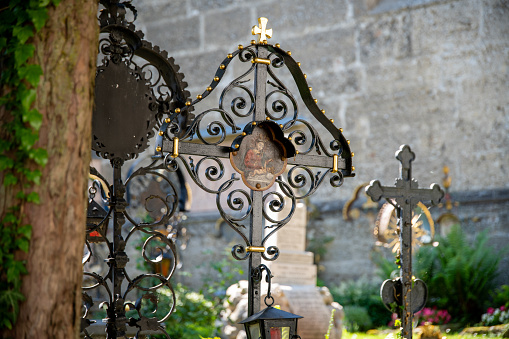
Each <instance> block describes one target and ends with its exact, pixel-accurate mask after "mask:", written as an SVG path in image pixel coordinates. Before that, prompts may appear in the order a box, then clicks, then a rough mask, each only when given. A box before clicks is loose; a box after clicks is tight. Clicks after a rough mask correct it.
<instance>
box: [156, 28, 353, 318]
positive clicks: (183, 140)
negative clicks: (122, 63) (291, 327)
mask: <svg viewBox="0 0 509 339" xmlns="http://www.w3.org/2000/svg"><path fill="white" fill-rule="evenodd" d="M258 22H259V26H254V27H253V28H252V31H251V32H252V34H253V35H259V39H258V40H259V41H258V42H256V41H255V40H252V41H251V45H250V46H247V47H244V46H242V45H239V48H238V50H237V51H235V52H233V53H231V54H228V55H227V57H226V58H225V59H224V60H223V62H222V63H221V65H220V66H219V68H218V69H217V71H216V73H215V76H214V78H213V81H212V82H211V83H210V85H209V86H208V87H207V88H206V90H205V91H204V92H203V93H202V94H200V95H198V96H197V98H196V100H194V101H191V100H188V101H186V103H185V106H183V107H181V108H178V109H176V110H174V111H172V112H170V117H169V118H167V119H165V120H164V123H163V124H162V126H161V128H160V130H159V133H158V136H157V139H156V151H157V153H158V154H159V155H160V156H161V157H162V158H164V159H165V163H166V165H167V166H168V167H169V168H171V167H174V166H182V165H183V166H185V167H186V168H187V169H188V172H189V174H190V176H191V178H192V179H193V180H194V181H195V182H196V184H197V185H198V186H199V187H200V188H202V189H204V190H205V191H207V192H209V193H212V194H215V195H216V205H217V208H218V211H219V213H220V214H221V216H222V218H223V219H224V220H225V221H226V222H227V223H228V224H229V225H230V227H232V228H233V229H234V230H235V231H236V232H237V233H238V234H239V235H240V236H241V237H242V239H243V241H244V243H243V244H238V245H235V246H234V247H233V249H232V255H233V256H234V257H235V258H236V259H237V260H247V259H249V272H248V278H249V289H248V300H249V306H248V307H249V308H248V313H249V315H252V314H254V313H256V312H258V310H259V308H260V296H261V291H260V279H259V278H260V277H259V274H256V272H257V269H258V267H259V266H260V264H261V259H262V258H263V259H265V260H269V261H271V260H276V259H277V257H278V255H279V249H278V248H277V247H276V246H268V247H267V248H266V241H267V239H268V238H269V237H270V236H272V235H273V234H274V233H275V232H277V231H278V230H279V229H281V227H283V226H284V225H285V224H287V223H288V221H289V220H290V219H291V218H292V216H293V212H294V210H295V204H296V201H297V200H298V199H302V198H305V197H308V196H310V195H311V194H313V193H314V192H315V191H316V189H317V188H318V186H319V185H320V184H321V183H322V182H323V181H324V180H323V179H324V178H325V176H328V175H329V174H330V183H331V185H332V186H334V187H339V186H340V185H341V184H342V182H343V179H344V177H348V176H353V175H354V174H353V173H352V171H353V170H354V168H353V166H352V156H353V153H351V152H350V147H349V141H348V140H346V139H345V138H344V136H343V134H342V129H341V128H337V127H335V126H334V121H333V120H332V119H328V118H327V117H326V115H325V114H324V113H325V112H324V111H323V110H320V109H319V108H318V105H317V100H316V99H314V98H313V97H312V95H311V87H309V85H308V83H307V80H306V75H305V74H304V73H303V72H302V70H301V68H300V63H298V62H296V61H295V60H294V59H293V58H292V57H291V52H289V51H284V50H283V49H281V48H280V46H279V44H275V45H270V44H268V43H267V39H268V38H270V37H271V36H272V29H267V19H266V18H260V19H259V20H258ZM233 60H239V61H240V62H241V63H244V65H246V66H247V65H250V66H249V67H248V70H247V71H246V72H245V73H244V74H242V75H241V76H239V77H238V78H236V79H235V80H233V81H232V82H231V83H229V84H228V85H226V87H225V89H224V90H223V91H222V92H221V94H220V97H219V107H218V108H208V109H207V110H205V111H204V112H203V113H200V114H197V115H196V117H195V118H194V119H193V121H192V122H191V124H190V126H186V127H185V129H179V126H178V118H179V117H180V116H182V115H189V113H190V111H191V109H192V108H194V107H195V106H196V105H197V104H199V103H200V102H201V101H202V100H204V99H205V98H206V97H207V96H209V95H210V94H211V93H212V92H213V91H214V90H215V88H216V87H217V86H218V84H219V83H220V81H221V79H222V78H223V76H224V74H225V72H226V70H227V68H228V66H229V65H230V63H231V62H232V61H233ZM284 66H286V68H287V69H288V71H289V72H290V74H291V76H292V77H293V80H294V81H295V84H296V85H297V89H298V91H299V94H300V97H301V98H302V101H303V102H304V104H305V106H306V108H307V110H308V111H309V112H310V113H311V115H312V117H311V118H312V119H313V120H315V121H317V122H318V124H316V123H315V122H313V123H311V122H310V121H309V120H307V119H302V118H300V117H299V110H298V108H297V101H296V99H295V98H294V96H293V94H292V93H291V91H290V90H289V89H288V88H287V87H286V86H285V84H283V82H282V81H281V80H280V79H279V78H278V77H277V76H276V74H277V73H276V71H278V70H279V69H282V68H284ZM251 82H252V83H253V88H252V89H251V88H250V85H249V84H250V83H251ZM234 91H237V93H239V92H240V93H242V94H243V95H242V96H237V97H234V98H233V99H232V100H231V102H230V105H225V104H224V102H225V101H226V100H227V99H226V98H227V97H228V95H229V94H231V93H234ZM285 100H286V101H285ZM214 112H215V113H219V114H220V119H218V120H212V121H211V122H210V123H209V124H208V125H207V128H206V129H205V128H200V124H201V122H202V121H204V119H205V118H207V117H210V116H211V115H212V113H214ZM176 122H177V123H176ZM237 123H240V124H242V125H243V127H242V128H241V127H238V126H237V125H236V124H237ZM226 127H231V129H232V134H237V133H239V131H242V132H240V134H237V135H236V136H235V135H234V137H235V138H234V140H233V142H232V143H231V145H228V146H225V145H224V143H223V141H224V140H225V128H226ZM318 129H321V132H318ZM205 131H206V132H207V133H208V134H209V136H211V137H214V138H215V141H211V139H210V138H207V137H203V136H202V134H201V133H204V132H205ZM193 137H194V139H193ZM327 137H330V140H328V143H324V142H323V141H322V140H324V139H326V138H327ZM184 155H186V156H187V157H188V158H189V160H190V161H189V163H188V160H187V159H186V157H184ZM190 156H199V157H203V158H201V160H200V161H198V162H197V163H196V165H195V164H194V160H193V159H192V157H190ZM221 158H229V160H230V163H231V166H232V167H233V168H234V169H235V171H236V172H237V173H238V174H240V177H241V179H242V182H243V183H244V184H245V186H247V188H248V189H249V191H246V190H244V189H243V188H238V189H232V187H233V186H232V185H234V183H235V182H236V181H238V180H239V178H238V177H237V174H234V176H232V178H231V179H227V180H224V181H223V182H222V183H221V184H220V187H219V188H218V189H210V188H207V187H206V186H207V185H206V184H207V181H221V180H222V176H223V169H224V167H223V162H222V160H221ZM177 160H178V161H177ZM203 161H209V162H213V163H214V165H212V166H209V167H207V170H206V178H207V181H202V180H200V178H199V173H198V172H199V167H200V165H201V164H202V163H203ZM311 167H319V168H322V169H323V170H322V171H321V172H320V171H319V172H316V173H315V172H313V171H312V170H311V169H310V168H311ZM285 173H287V174H285ZM284 177H286V178H284ZM303 189H307V192H305V193H302V191H303ZM227 192H229V193H227ZM225 196H226V199H225V198H223V197H225ZM224 200H226V204H225V203H224ZM286 205H290V206H291V208H290V213H289V214H288V215H287V216H285V217H283V218H280V219H275V218H274V216H273V215H274V213H275V212H276V213H277V212H281V211H283V208H284V206H286ZM231 211H233V212H236V215H234V214H232V213H231ZM241 211H242V212H241ZM264 221H266V222H267V223H269V225H268V226H265V229H266V231H265V235H264ZM245 231H246V232H245ZM274 273H275V274H277V272H274Z"/></svg>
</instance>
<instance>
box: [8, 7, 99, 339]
mask: <svg viewBox="0 0 509 339" xmlns="http://www.w3.org/2000/svg"><path fill="white" fill-rule="evenodd" d="M48 14H49V19H48V21H47V23H46V26H45V27H44V28H43V29H42V30H41V31H40V32H39V33H38V34H37V35H36V37H35V46H36V52H35V62H36V63H37V64H39V65H41V67H42V69H43V72H44V75H43V78H42V79H41V83H40V85H39V87H38V89H37V100H36V103H35V107H36V108H37V109H38V110H39V112H40V113H41V114H42V115H43V117H44V118H43V124H42V127H41V130H40V138H39V142H38V145H39V146H40V147H43V148H45V149H46V150H47V151H48V155H49V159H48V163H47V165H46V167H45V168H44V170H43V175H42V178H41V184H40V186H38V187H35V188H34V190H35V191H36V192H38V193H39V196H40V201H41V203H40V205H34V204H26V206H22V209H23V211H24V213H25V216H26V218H25V220H24V221H25V223H28V224H31V225H32V227H33V231H32V239H31V243H30V250H29V253H28V258H27V260H28V263H27V269H28V274H27V275H26V276H24V277H23V283H22V292H23V294H24V295H25V297H26V301H25V302H23V303H22V305H21V308H20V314H19V318H18V321H17V322H16V325H15V328H14V329H13V336H14V337H15V338H30V339H31V338H52V339H53V338H66V339H67V338H77V337H78V332H79V325H80V319H79V318H80V312H81V279H82V265H81V258H82V255H83V246H84V241H85V224H86V207H87V195H86V189H87V178H88V168H89V163H90V152H91V125H92V124H91V121H92V107H93V93H94V86H93V84H94V78H95V66H96V55H97V40H98V34H99V33H98V24H97V19H96V16H97V1H82V0H62V1H61V3H60V4H59V5H58V6H57V7H56V8H54V7H51V8H50V9H49V13H48Z"/></svg>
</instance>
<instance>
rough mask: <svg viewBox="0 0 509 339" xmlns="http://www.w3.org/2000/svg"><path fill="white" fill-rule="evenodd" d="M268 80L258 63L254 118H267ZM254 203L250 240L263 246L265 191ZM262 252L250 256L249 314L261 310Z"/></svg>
mask: <svg viewBox="0 0 509 339" xmlns="http://www.w3.org/2000/svg"><path fill="white" fill-rule="evenodd" d="M257 54H258V58H266V57H267V55H268V51H267V47H265V46H263V45H259V46H258V47H257ZM266 82H267V65H265V64H260V63H259V64H256V73H255V78H254V88H255V97H256V101H255V103H256V104H255V105H256V106H255V111H254V116H253V120H254V121H261V120H264V119H265V100H266V98H265V96H266V93H267V90H266V87H265V85H266ZM251 199H252V204H253V209H252V214H251V218H250V226H249V228H250V232H249V242H250V244H251V246H261V244H262V237H263V229H262V227H263V192H262V191H251ZM261 262H262V256H261V253H258V252H251V255H250V257H249V270H248V271H249V272H248V274H249V291H248V316H251V315H253V314H254V313H256V312H258V311H260V281H254V280H253V275H252V274H253V271H254V270H255V269H256V268H257V267H258V266H259V265H260V264H261Z"/></svg>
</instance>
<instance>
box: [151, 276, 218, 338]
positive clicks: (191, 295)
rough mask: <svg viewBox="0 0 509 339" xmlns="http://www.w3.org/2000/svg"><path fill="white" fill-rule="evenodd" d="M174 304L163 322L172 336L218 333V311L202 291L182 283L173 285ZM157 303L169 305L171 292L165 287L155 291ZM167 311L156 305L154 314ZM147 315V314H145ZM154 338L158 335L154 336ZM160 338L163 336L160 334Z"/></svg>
mask: <svg viewBox="0 0 509 339" xmlns="http://www.w3.org/2000/svg"><path fill="white" fill-rule="evenodd" d="M174 292H175V297H176V304H175V311H174V312H173V313H172V314H171V316H170V317H169V318H168V320H167V321H166V322H165V326H166V331H167V332H168V334H169V335H170V336H171V337H172V338H200V337H210V336H213V335H216V334H218V333H219V327H218V326H217V325H218V323H217V321H218V319H219V312H218V311H217V309H216V308H215V307H214V306H215V305H214V302H213V301H211V300H209V299H207V298H206V297H205V296H204V295H203V294H202V293H200V292H194V291H191V290H189V289H188V288H187V287H185V286H183V285H182V284H177V285H176V286H175V287H174ZM157 298H158V304H159V305H171V304H172V294H171V292H170V291H169V290H167V289H160V290H158V291H157ZM167 311H168V308H167V307H158V310H157V312H156V313H155V314H150V316H156V317H157V318H159V319H160V318H162V317H164V316H165V314H166V312H167ZM147 316H149V315H148V314H147ZM155 337H156V338H157V337H158V336H155ZM161 338H165V337H164V336H161Z"/></svg>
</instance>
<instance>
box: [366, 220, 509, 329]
mask: <svg viewBox="0 0 509 339" xmlns="http://www.w3.org/2000/svg"><path fill="white" fill-rule="evenodd" d="M438 241H439V245H438V246H437V247H430V246H423V247H420V248H419V249H418V250H416V251H415V258H414V260H413V273H414V276H416V277H417V278H420V279H422V280H423V281H424V282H425V283H426V285H427V286H428V302H427V305H428V306H436V307H437V308H439V309H445V310H447V311H448V312H449V313H450V314H451V316H452V318H453V322H458V323H461V324H463V325H466V324H468V323H475V322H477V321H478V320H479V319H480V317H481V315H482V314H483V311H484V309H485V308H486V306H489V305H486V302H488V301H489V298H488V297H489V295H490V291H492V290H493V287H494V286H493V281H494V278H495V277H496V272H497V268H498V263H499V258H500V255H499V253H494V251H493V250H492V249H491V248H490V247H489V245H488V244H487V241H488V237H487V234H486V232H482V233H480V234H479V235H478V236H477V238H476V240H475V242H473V243H470V242H469V241H468V240H467V238H466V235H465V234H464V232H463V231H462V230H461V228H460V227H459V225H456V226H454V227H452V229H451V232H450V233H449V234H448V235H447V236H446V237H439V238H438ZM375 263H376V264H377V266H378V267H379V268H380V271H381V272H382V274H383V275H385V279H389V278H390V277H389V274H390V271H391V266H392V268H396V265H395V264H393V263H391V261H390V260H386V259H383V258H382V257H381V256H377V260H375ZM508 289H509V288H508ZM503 293H504V290H502V295H505V294H503ZM507 294H509V292H507ZM501 298H503V297H501Z"/></svg>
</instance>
